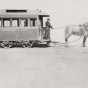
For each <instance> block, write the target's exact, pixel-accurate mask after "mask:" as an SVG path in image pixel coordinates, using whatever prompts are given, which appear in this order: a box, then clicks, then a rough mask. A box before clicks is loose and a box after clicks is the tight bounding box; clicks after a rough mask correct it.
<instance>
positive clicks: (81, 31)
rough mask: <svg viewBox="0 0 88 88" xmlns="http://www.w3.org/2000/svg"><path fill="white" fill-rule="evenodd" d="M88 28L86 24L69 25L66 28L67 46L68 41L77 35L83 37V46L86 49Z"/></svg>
mask: <svg viewBox="0 0 88 88" xmlns="http://www.w3.org/2000/svg"><path fill="white" fill-rule="evenodd" d="M87 27H88V26H86V25H85V24H83V25H69V26H66V27H65V43H66V45H67V43H68V39H69V38H70V37H71V36H72V35H76V36H80V37H83V43H82V46H83V47H85V42H86V39H87V37H88V29H87Z"/></svg>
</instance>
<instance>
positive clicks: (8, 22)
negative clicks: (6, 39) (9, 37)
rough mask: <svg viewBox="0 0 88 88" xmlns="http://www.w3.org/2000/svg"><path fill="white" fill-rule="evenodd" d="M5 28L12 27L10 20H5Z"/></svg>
mask: <svg viewBox="0 0 88 88" xmlns="http://www.w3.org/2000/svg"><path fill="white" fill-rule="evenodd" d="M3 23H4V27H10V19H3Z"/></svg>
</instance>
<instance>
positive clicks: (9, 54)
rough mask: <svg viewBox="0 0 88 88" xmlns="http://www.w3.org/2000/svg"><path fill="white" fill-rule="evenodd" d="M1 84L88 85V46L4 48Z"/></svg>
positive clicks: (35, 87)
mask: <svg viewBox="0 0 88 88" xmlns="http://www.w3.org/2000/svg"><path fill="white" fill-rule="evenodd" d="M0 88H88V47H86V48H82V47H68V48H66V47H63V46H53V47H47V48H39V47H34V48H11V49H2V48H1V49H0Z"/></svg>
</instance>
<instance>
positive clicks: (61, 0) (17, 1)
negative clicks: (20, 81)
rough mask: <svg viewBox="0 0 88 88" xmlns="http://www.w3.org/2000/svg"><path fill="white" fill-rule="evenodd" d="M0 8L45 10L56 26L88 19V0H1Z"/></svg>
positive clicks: (82, 21) (78, 22)
mask: <svg viewBox="0 0 88 88" xmlns="http://www.w3.org/2000/svg"><path fill="white" fill-rule="evenodd" d="M0 9H30V10H36V9H41V10H44V11H46V12H48V13H49V14H50V16H51V21H52V23H53V25H54V26H55V27H56V28H57V27H63V26H66V25H69V24H80V23H84V22H87V21H88V0H0Z"/></svg>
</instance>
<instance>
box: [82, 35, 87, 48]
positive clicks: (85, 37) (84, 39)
mask: <svg viewBox="0 0 88 88" xmlns="http://www.w3.org/2000/svg"><path fill="white" fill-rule="evenodd" d="M86 39H87V36H84V38H83V47H85V42H86Z"/></svg>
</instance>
